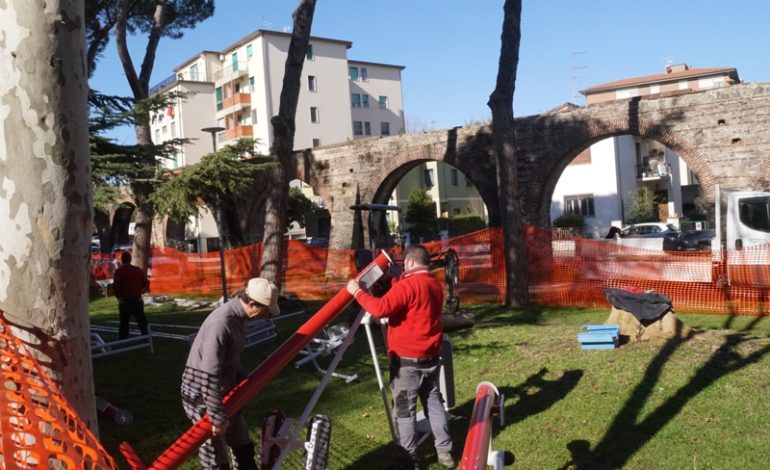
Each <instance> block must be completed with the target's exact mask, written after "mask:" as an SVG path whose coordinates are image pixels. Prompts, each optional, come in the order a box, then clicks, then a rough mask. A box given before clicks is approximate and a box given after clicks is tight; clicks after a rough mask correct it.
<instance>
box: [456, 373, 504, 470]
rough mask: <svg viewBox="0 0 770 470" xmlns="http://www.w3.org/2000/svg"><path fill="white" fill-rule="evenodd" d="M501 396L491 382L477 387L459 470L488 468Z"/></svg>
mask: <svg viewBox="0 0 770 470" xmlns="http://www.w3.org/2000/svg"><path fill="white" fill-rule="evenodd" d="M499 396H500V393H499V392H498V391H497V388H496V387H495V386H494V385H493V384H492V383H490V382H481V383H480V384H479V385H478V386H477V387H476V402H475V403H474V404H473V413H471V422H470V425H469V426H468V434H467V436H466V438H465V448H463V456H462V458H461V459H460V468H459V470H483V469H486V468H487V457H488V455H489V449H490V447H491V442H492V417H493V416H494V415H495V414H497V413H498V412H499V410H498V409H497V402H498V399H499Z"/></svg>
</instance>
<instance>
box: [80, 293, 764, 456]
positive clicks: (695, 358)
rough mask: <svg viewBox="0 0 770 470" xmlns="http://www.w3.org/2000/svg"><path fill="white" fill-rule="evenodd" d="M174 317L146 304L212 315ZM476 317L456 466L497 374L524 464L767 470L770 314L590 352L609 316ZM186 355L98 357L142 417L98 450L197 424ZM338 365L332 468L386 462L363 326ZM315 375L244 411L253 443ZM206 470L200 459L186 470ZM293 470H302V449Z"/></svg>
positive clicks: (256, 359)
mask: <svg viewBox="0 0 770 470" xmlns="http://www.w3.org/2000/svg"><path fill="white" fill-rule="evenodd" d="M109 302H110V299H100V300H98V301H96V302H95V303H94V307H95V308H94V310H93V311H94V316H95V319H98V320H107V319H111V318H112V319H114V318H115V317H116V315H115V314H114V313H112V314H110V309H111V308H112V312H114V311H115V310H116V309H115V308H114V301H112V302H113V304H112V306H110V305H109ZM97 307H98V308H97ZM154 308H155V307H154ZM315 308H318V305H315ZM171 310H173V309H170V308H168V307H162V308H158V311H154V310H151V309H148V316H149V318H150V322H154V323H169V322H172V321H173V322H179V323H188V324H189V323H192V324H197V323H200V322H201V321H202V320H203V318H204V316H205V313H202V312H176V313H175V312H172V311H171ZM472 312H473V314H474V315H475V317H476V326H475V327H474V328H472V329H469V330H464V331H460V332H455V333H452V334H451V339H452V342H453V345H454V367H455V386H456V396H457V399H456V406H455V407H454V408H453V409H452V410H451V413H452V416H453V418H452V420H451V422H450V426H451V431H452V434H453V437H454V441H455V452H454V454H455V456H456V458H459V456H460V455H461V454H462V446H463V442H464V438H465V433H466V432H467V427H468V418H469V416H470V414H471V410H472V407H473V397H474V394H475V389H476V386H477V384H478V383H479V382H480V381H482V380H487V381H490V382H492V383H494V384H495V385H496V386H497V387H498V389H499V390H500V392H501V393H502V394H504V395H505V398H506V400H505V418H506V424H505V426H504V427H503V428H502V429H501V428H500V426H499V424H498V423H497V422H496V423H495V425H494V433H495V434H494V438H493V447H494V448H495V449H500V450H502V449H507V450H511V451H513V452H514V453H515V455H516V464H515V466H514V468H521V469H541V468H542V469H560V468H565V469H566V468H591V469H594V468H630V469H657V468H671V469H681V468H697V469H709V468H741V469H746V468H767V461H768V460H767V445H766V444H767V442H769V441H770V428H769V427H768V426H766V425H765V423H767V422H770V407H768V406H767V405H766V404H765V397H766V396H767V393H768V391H769V390H768V389H769V388H770V384H769V383H768V379H767V377H768V375H769V373H770V354H768V353H770V338H768V335H769V334H770V320H767V319H765V318H762V319H756V318H752V317H737V318H733V317H726V316H707V315H695V314H681V315H679V317H680V318H681V319H682V320H683V321H684V322H685V323H686V324H688V325H690V326H692V327H695V329H696V330H695V331H696V333H695V335H694V336H693V337H692V338H691V339H689V340H685V341H678V340H672V341H655V342H646V343H634V344H626V345H623V346H622V347H620V348H618V349H616V350H611V351H586V350H582V349H580V346H579V344H578V343H577V340H576V336H575V335H576V332H577V331H578V329H579V327H580V325H582V324H585V323H601V322H602V321H604V320H605V319H606V317H607V315H608V313H609V311H608V310H575V309H573V310H569V309H560V310H555V309H545V308H537V307H533V308H530V309H527V310H509V309H504V308H500V307H489V308H473V309H472ZM110 315H111V318H110ZM345 315H346V314H343V315H342V316H341V317H340V318H344V317H345ZM303 321H304V318H301V317H300V318H295V319H288V320H283V321H281V322H279V323H278V328H279V336H280V337H279V339H278V340H276V341H275V342H273V343H269V344H264V345H261V346H258V347H256V348H251V349H248V350H246V352H245V353H244V356H243V362H244V366H245V367H246V369H247V370H253V369H254V368H255V367H256V366H257V365H258V364H259V363H260V362H261V361H262V360H264V358H265V357H267V355H269V354H270V353H271V352H272V351H273V350H274V349H275V348H276V347H277V346H278V345H279V344H280V343H281V342H282V341H283V340H284V339H285V338H286V337H288V335H290V334H291V333H292V332H293V331H294V330H295V329H296V328H297V327H298V326H299V324H301V323H302V322H303ZM187 349H188V345H187V344H186V343H183V342H181V341H174V340H165V339H158V340H156V353H155V354H154V355H151V354H149V352H147V351H136V352H134V353H127V354H122V355H119V356H114V357H106V358H101V359H97V360H95V361H94V374H95V382H96V392H97V395H100V396H103V397H105V398H107V399H109V400H110V401H112V402H113V403H115V404H116V405H118V406H121V407H125V408H127V409H129V410H130V411H131V412H132V413H133V415H134V423H133V425H131V426H123V427H121V426H117V425H115V424H112V423H109V422H106V421H104V420H102V421H100V432H101V439H102V442H103V443H104V445H105V446H106V448H107V450H108V452H110V453H111V454H112V455H113V456H115V457H116V460H118V461H119V463H121V464H123V462H124V461H123V459H122V456H120V454H119V452H118V451H117V445H118V444H119V443H120V442H121V441H129V442H130V443H131V444H132V445H133V446H134V447H135V449H136V450H137V451H138V452H139V454H140V455H141V456H142V458H143V459H144V461H145V463H149V462H151V461H152V460H153V459H154V458H155V457H157V455H158V454H159V453H160V452H161V451H162V450H164V449H165V448H166V447H167V446H168V445H170V444H171V443H172V442H173V441H174V440H175V439H176V438H177V437H178V436H179V435H181V434H182V433H183V432H184V431H185V430H186V429H187V428H188V427H189V423H188V422H187V420H186V418H185V416H184V413H183V412H182V408H181V404H180V402H179V393H178V389H179V381H180V379H179V378H180V375H181V372H182V367H183V364H184V361H185V358H186V354H187ZM380 352H382V347H381V345H380ZM381 364H383V365H384V359H383V361H381ZM339 371H340V372H344V373H357V374H358V377H359V378H358V380H356V381H355V382H353V383H350V384H345V383H344V382H343V381H342V380H340V379H332V381H331V382H330V384H329V386H328V387H327V389H326V391H325V392H324V395H323V396H322V398H321V401H320V402H319V404H318V406H317V407H316V410H315V412H317V413H323V414H327V415H329V416H330V417H331V419H332V447H331V451H330V455H329V463H328V468H329V469H347V468H354V469H355V468H361V469H380V468H390V465H391V464H392V462H393V455H394V454H395V451H394V446H393V445H392V444H391V443H390V438H389V431H388V427H387V423H386V419H385V412H384V410H383V407H382V401H381V398H380V395H379V393H378V389H377V382H376V378H375V376H374V371H373V369H372V365H371V357H370V355H369V351H368V348H367V346H366V339H365V336H364V332H363V329H362V330H361V331H359V333H358V335H357V337H356V341H355V342H354V344H353V346H352V347H351V349H350V350H349V351H348V354H346V356H345V358H344V359H343V361H342V364H341V366H340V368H339ZM319 379H320V374H318V373H317V372H315V371H314V370H313V369H312V368H311V367H310V366H305V367H302V368H300V369H295V368H294V367H293V366H291V365H290V366H288V367H287V368H286V369H285V370H284V371H282V372H281V373H280V374H279V375H278V376H277V377H276V378H275V379H274V380H273V381H272V382H271V383H270V384H269V385H268V386H267V387H266V388H265V389H264V390H263V392H262V393H261V394H260V395H259V396H258V397H257V398H255V399H254V400H253V401H252V402H250V403H249V405H248V406H247V407H246V409H245V413H246V418H247V420H248V422H249V424H250V425H251V427H252V432H253V437H254V438H255V440H256V441H257V442H259V434H260V432H261V431H260V430H261V424H262V417H263V416H264V415H265V413H267V412H268V411H269V410H271V409H274V408H277V409H281V410H282V411H284V412H285V413H286V414H287V415H288V416H290V417H298V416H299V415H300V413H301V412H302V408H303V407H304V404H305V402H306V401H307V400H308V399H309V397H310V395H311V394H312V392H313V390H314V388H315V386H316V385H317V383H318V380H319ZM420 452H421V458H422V461H423V462H425V463H426V464H427V466H426V467H425V468H431V469H433V468H439V467H438V465H437V464H435V452H434V451H433V449H432V448H431V446H430V445H428V444H424V445H423V446H422V447H421V449H420ZM197 465H198V464H197V458H192V459H190V460H189V461H188V462H187V463H186V464H185V465H184V466H183V467H182V468H198V466H197ZM284 468H291V469H293V468H300V452H299V451H297V452H294V453H293V454H292V456H291V459H290V460H289V461H288V462H287V463H286V464H285V465H284Z"/></svg>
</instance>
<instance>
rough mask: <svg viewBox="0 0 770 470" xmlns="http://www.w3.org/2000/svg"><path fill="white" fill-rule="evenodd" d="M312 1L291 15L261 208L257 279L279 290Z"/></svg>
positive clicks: (310, 24)
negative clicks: (271, 164)
mask: <svg viewBox="0 0 770 470" xmlns="http://www.w3.org/2000/svg"><path fill="white" fill-rule="evenodd" d="M315 3H316V2H315V0H301V1H300V4H299V6H298V7H297V9H296V10H295V11H294V14H293V15H292V17H293V18H294V29H293V30H292V33H291V42H290V43H289V52H288V53H287V57H286V68H285V71H284V75H283V87H282V88H281V103H280V107H279V108H278V116H274V117H273V118H272V119H271V120H270V122H271V123H272V124H273V149H272V153H273V154H274V155H275V156H276V157H277V158H278V162H279V165H278V168H277V169H276V170H275V172H274V178H273V183H272V184H271V185H270V193H269V196H268V198H267V203H266V207H265V234H264V243H263V248H262V267H261V276H262V277H264V278H266V279H269V280H271V281H273V282H275V284H276V285H277V286H278V287H279V288H280V287H281V280H282V277H283V276H282V275H283V264H282V260H283V234H284V232H285V231H286V230H285V227H286V201H287V199H288V195H289V181H290V180H289V178H290V175H291V172H290V168H291V164H292V152H293V150H294V130H295V125H294V117H295V116H296V114H297V100H298V99H299V90H300V79H301V78H302V66H303V64H304V62H305V54H306V53H307V46H308V44H309V43H310V27H311V26H312V24H313V13H314V12H315Z"/></svg>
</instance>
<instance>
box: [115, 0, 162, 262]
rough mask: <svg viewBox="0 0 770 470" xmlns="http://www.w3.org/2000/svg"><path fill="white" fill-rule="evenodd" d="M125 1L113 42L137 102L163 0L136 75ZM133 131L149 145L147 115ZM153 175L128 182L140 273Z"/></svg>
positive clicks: (146, 84)
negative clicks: (130, 47)
mask: <svg viewBox="0 0 770 470" xmlns="http://www.w3.org/2000/svg"><path fill="white" fill-rule="evenodd" d="M129 3H130V2H129V1H128V0H118V17H117V20H116V26H115V45H116V47H117V49H118V57H120V63H121V65H122V66H123V72H124V73H125V74H126V80H127V81H128V85H129V86H130V87H131V92H132V93H133V96H134V99H135V100H137V101H139V100H143V99H145V98H147V96H148V95H149V89H150V76H151V75H152V68H153V65H154V64H155V52H156V51H157V49H158V44H159V42H160V37H161V35H162V33H163V29H164V27H165V23H164V20H163V16H164V13H165V8H166V7H165V2H157V4H156V6H155V12H154V15H153V24H152V26H151V28H150V31H149V33H148V36H147V47H146V48H145V53H144V60H143V61H142V66H141V69H140V71H139V75H137V74H136V68H135V67H134V62H133V60H132V59H131V54H130V52H129V50H128V43H127V41H126V35H127V29H128V24H127V23H128V13H129V9H130V8H131V5H129ZM134 130H135V132H136V143H137V145H139V147H140V148H148V147H149V146H151V145H152V143H153V142H152V137H151V134H152V132H151V130H150V122H149V116H147V115H138V116H136V124H135V125H134ZM145 158H147V159H152V161H148V162H146V164H147V165H148V167H149V168H153V164H154V163H155V162H154V159H155V156H154V155H147V156H146V157H145ZM154 178H155V172H154V171H152V170H148V171H147V172H146V174H144V175H143V177H142V178H141V179H140V181H134V182H133V183H132V184H131V191H132V192H133V195H134V202H135V203H136V211H135V212H134V217H133V219H134V223H135V226H134V244H133V259H132V264H134V265H135V266H138V267H139V268H141V269H142V270H143V271H144V272H147V268H148V267H149V264H150V255H152V246H151V241H152V220H153V218H154V217H155V210H154V208H153V207H152V205H151V204H150V203H149V196H150V195H151V194H152V192H153V190H154V185H153V184H152V183H151V180H153V179H154Z"/></svg>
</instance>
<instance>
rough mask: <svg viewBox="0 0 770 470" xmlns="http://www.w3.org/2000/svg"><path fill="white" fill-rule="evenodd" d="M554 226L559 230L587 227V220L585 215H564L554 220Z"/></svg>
mask: <svg viewBox="0 0 770 470" xmlns="http://www.w3.org/2000/svg"><path fill="white" fill-rule="evenodd" d="M553 226H554V227H558V228H565V227H585V226H586V219H585V217H583V214H563V215H561V216H559V217H557V218H556V219H554V221H553Z"/></svg>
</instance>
